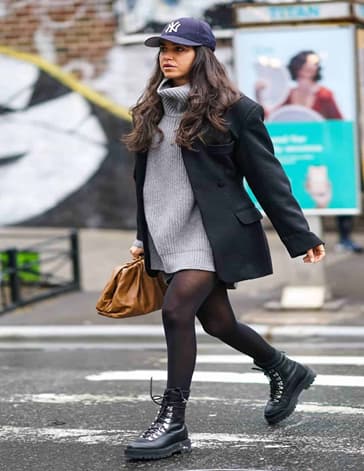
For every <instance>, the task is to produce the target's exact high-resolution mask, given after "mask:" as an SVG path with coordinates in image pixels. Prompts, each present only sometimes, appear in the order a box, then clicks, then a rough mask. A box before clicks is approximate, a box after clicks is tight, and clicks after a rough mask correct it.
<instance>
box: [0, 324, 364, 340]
mask: <svg viewBox="0 0 364 471" xmlns="http://www.w3.org/2000/svg"><path fill="white" fill-rule="evenodd" d="M249 325H250V327H252V328H253V329H254V330H256V331H257V332H258V333H259V334H261V335H264V336H266V335H269V336H270V337H271V338H272V337H303V338H305V339H306V338H307V337H309V336H323V337H363V336H364V326H341V325H289V326H284V325H266V324H264V325H263V324H249ZM196 334H197V335H206V336H207V334H206V333H205V332H204V331H203V329H202V327H201V326H199V325H198V326H197V327H196ZM146 336H147V337H163V336H164V332H163V326H162V325H148V324H138V325H136V324H134V325H133V324H129V325H119V324H116V323H114V324H113V325H105V324H101V325H100V324H99V325H96V324H95V325H38V326H34V325H1V326H0V339H1V338H2V339H9V338H14V339H23V338H50V337H146Z"/></svg>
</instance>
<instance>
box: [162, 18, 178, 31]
mask: <svg viewBox="0 0 364 471" xmlns="http://www.w3.org/2000/svg"><path fill="white" fill-rule="evenodd" d="M180 26H181V23H180V22H179V21H172V22H171V23H169V25H168V26H167V28H166V29H165V30H164V32H165V33H177V31H178V28H179V27H180Z"/></svg>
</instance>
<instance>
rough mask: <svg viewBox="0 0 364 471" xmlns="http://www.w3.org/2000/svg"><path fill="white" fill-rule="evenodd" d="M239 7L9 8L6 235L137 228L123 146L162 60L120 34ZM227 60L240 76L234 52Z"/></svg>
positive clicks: (1, 73)
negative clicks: (34, 228) (121, 40)
mask: <svg viewBox="0 0 364 471" xmlns="http://www.w3.org/2000/svg"><path fill="white" fill-rule="evenodd" d="M231 3H232V2H221V1H220V2H213V1H201V2H188V1H186V0H184V1H183V0H181V1H178V0H176V1H167V0H165V1H158V2H153V1H148V2H145V1H136V0H134V1H133V0H125V1H124V0H116V1H111V0H98V1H95V0H0V141H1V143H2V145H1V148H0V226H4V225H14V224H20V225H45V226H47V225H48V226H76V227H110V228H111V227H116V228H131V227H135V196H134V183H133V181H132V167H133V158H132V156H131V155H130V154H129V153H128V152H127V151H126V149H125V148H124V146H123V145H122V144H121V143H120V137H121V135H122V134H123V133H124V132H126V131H127V130H128V129H129V126H130V120H129V115H128V111H127V110H128V108H129V107H130V106H131V105H132V104H134V103H135V101H136V100H137V98H138V96H139V95H140V94H141V92H142V90H143V88H144V86H145V83H146V81H147V79H148V76H149V74H150V71H151V70H152V68H153V66H154V62H155V59H156V51H154V50H151V49H150V48H145V47H144V46H142V45H141V44H134V45H128V46H120V45H118V44H117V43H116V40H115V37H116V33H117V32H119V33H120V30H123V29H124V32H125V34H128V33H129V32H135V31H144V32H148V30H149V31H151V28H152V26H154V27H155V28H156V29H157V30H158V31H159V30H160V26H161V24H164V22H165V21H168V20H169V19H170V18H171V17H175V16H182V15H183V16H186V15H191V16H192V15H196V16H201V17H206V15H207V16H208V15H209V14H210V15H211V12H214V11H216V8H220V9H221V8H223V7H224V8H225V6H226V5H224V4H231ZM152 4H153V8H151V5H152ZM196 4H198V9H196V8H197V7H196ZM147 6H148V8H147ZM197 10H198V11H197ZM221 18H222V16H221ZM217 54H218V56H219V58H220V59H221V60H222V61H223V62H224V63H225V64H226V65H227V66H228V68H230V70H231V67H230V66H231V48H230V47H229V45H227V46H226V47H220V48H219V50H218V51H217ZM136 58H137V60H136Z"/></svg>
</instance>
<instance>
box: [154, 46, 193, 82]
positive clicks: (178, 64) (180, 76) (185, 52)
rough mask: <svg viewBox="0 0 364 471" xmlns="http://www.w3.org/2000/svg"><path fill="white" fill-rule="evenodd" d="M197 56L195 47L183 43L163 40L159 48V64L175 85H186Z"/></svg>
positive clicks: (166, 76)
mask: <svg viewBox="0 0 364 471" xmlns="http://www.w3.org/2000/svg"><path fill="white" fill-rule="evenodd" d="M195 57H196V51H195V48H193V47H192V46H183V45H182V44H176V43H172V42H171V41H162V42H161V45H160V49H159V66H160V68H161V71H162V73H163V75H164V77H165V78H168V79H171V80H172V82H173V84H174V85H177V86H178V85H184V84H185V83H187V82H188V81H189V75H190V71H191V69H192V65H193V61H194V60H195Z"/></svg>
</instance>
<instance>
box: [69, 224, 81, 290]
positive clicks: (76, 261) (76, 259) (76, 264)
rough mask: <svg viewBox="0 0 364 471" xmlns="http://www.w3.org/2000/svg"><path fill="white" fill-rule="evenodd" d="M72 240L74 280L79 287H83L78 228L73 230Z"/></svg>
mask: <svg viewBox="0 0 364 471" xmlns="http://www.w3.org/2000/svg"><path fill="white" fill-rule="evenodd" d="M70 240H71V259H72V273H73V282H74V284H75V285H76V287H77V289H81V270H80V254H79V243H78V231H77V230H76V229H74V230H72V231H71V234H70Z"/></svg>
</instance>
